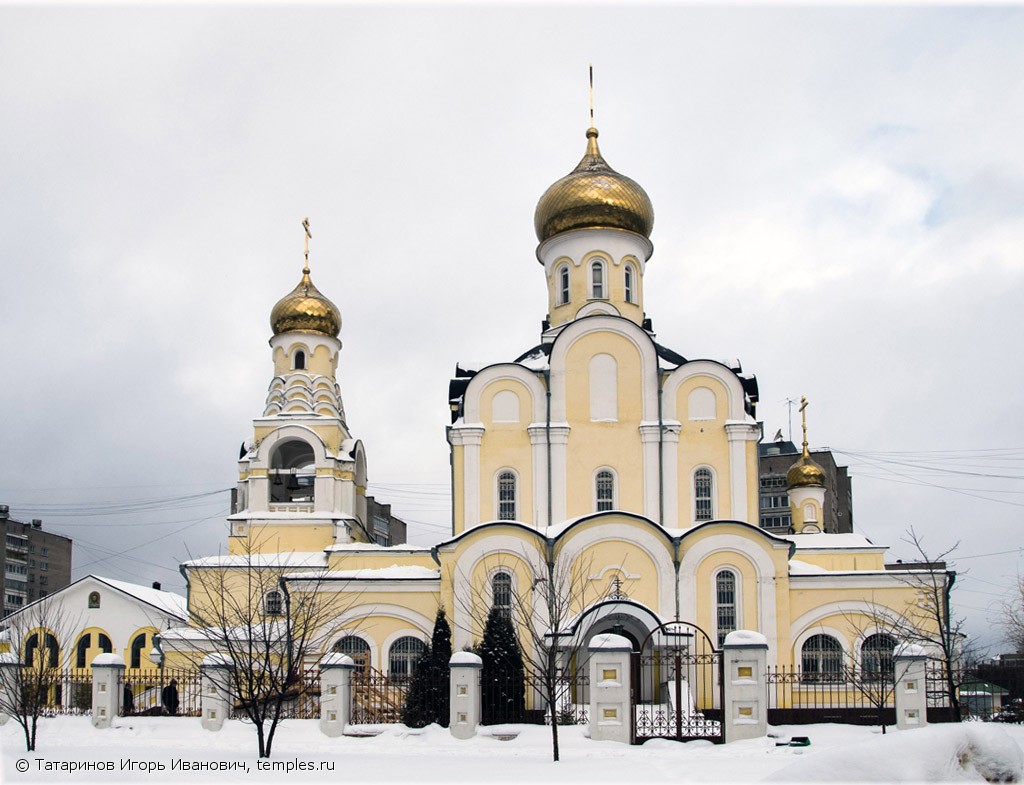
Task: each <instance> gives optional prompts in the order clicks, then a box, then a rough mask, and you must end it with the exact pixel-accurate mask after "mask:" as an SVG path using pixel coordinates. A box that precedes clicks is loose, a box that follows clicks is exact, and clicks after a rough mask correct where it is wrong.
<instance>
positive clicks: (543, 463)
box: [527, 423, 551, 529]
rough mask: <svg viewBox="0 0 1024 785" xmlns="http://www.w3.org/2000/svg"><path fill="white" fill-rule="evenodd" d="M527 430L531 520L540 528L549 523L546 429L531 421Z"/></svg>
mask: <svg viewBox="0 0 1024 785" xmlns="http://www.w3.org/2000/svg"><path fill="white" fill-rule="evenodd" d="M527 432H528V433H529V434H530V447H531V448H532V455H533V521H534V525H535V526H536V527H537V528H538V529H542V528H544V527H546V526H550V525H551V521H549V520H548V454H547V452H548V451H547V444H548V440H547V429H546V427H545V426H544V423H531V424H530V426H529V427H528V428H527Z"/></svg>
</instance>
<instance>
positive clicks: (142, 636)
mask: <svg viewBox="0 0 1024 785" xmlns="http://www.w3.org/2000/svg"><path fill="white" fill-rule="evenodd" d="M145 648H146V633H144V632H140V633H139V634H138V635H136V636H135V639H134V640H133V641H132V654H131V665H129V666H128V667H129V668H141V667H142V651H143V649H145Z"/></svg>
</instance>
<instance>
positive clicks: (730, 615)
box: [715, 570, 736, 648]
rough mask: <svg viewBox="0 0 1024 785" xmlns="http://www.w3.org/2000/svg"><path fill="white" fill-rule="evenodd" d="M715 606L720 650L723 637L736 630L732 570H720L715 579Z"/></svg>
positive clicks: (734, 587)
mask: <svg viewBox="0 0 1024 785" xmlns="http://www.w3.org/2000/svg"><path fill="white" fill-rule="evenodd" d="M715 605H716V608H717V623H718V646H719V648H721V646H722V644H723V643H725V636H726V635H728V634H729V633H730V632H732V631H733V630H735V629H736V574H735V573H734V572H732V570H722V571H721V572H720V573H718V577H716V578H715Z"/></svg>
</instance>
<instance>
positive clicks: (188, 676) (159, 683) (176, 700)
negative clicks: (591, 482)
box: [120, 668, 202, 717]
mask: <svg viewBox="0 0 1024 785" xmlns="http://www.w3.org/2000/svg"><path fill="white" fill-rule="evenodd" d="M200 690H201V679H200V675H199V670H198V669H197V668H126V669H125V671H124V675H123V676H122V679H121V685H120V691H121V696H122V698H121V714H122V715H136V716H138V715H144V716H165V715H166V716H178V717H199V716H202V700H201V695H200Z"/></svg>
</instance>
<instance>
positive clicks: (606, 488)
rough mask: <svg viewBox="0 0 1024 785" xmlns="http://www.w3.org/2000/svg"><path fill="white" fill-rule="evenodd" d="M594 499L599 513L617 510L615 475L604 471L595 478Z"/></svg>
mask: <svg viewBox="0 0 1024 785" xmlns="http://www.w3.org/2000/svg"><path fill="white" fill-rule="evenodd" d="M594 497H595V499H596V501H597V504H596V507H597V511H598V512H603V511H605V510H613V509H615V475H614V474H612V473H611V472H610V471H608V470H607V469H602V470H601V471H599V472H598V473H597V476H596V477H595V478H594Z"/></svg>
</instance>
